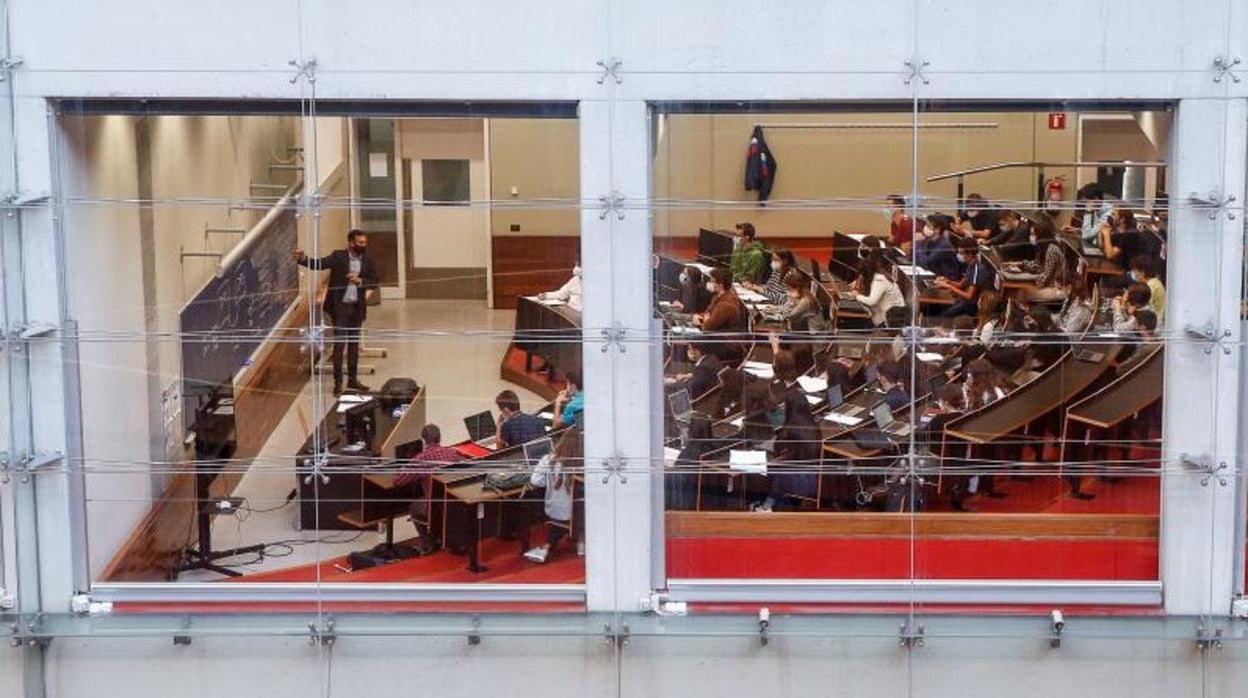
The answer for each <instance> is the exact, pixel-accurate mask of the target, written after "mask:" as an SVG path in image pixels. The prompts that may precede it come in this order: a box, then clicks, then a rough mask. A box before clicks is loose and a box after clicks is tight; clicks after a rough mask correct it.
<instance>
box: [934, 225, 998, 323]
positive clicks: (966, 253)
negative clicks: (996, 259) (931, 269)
mask: <svg viewBox="0 0 1248 698" xmlns="http://www.w3.org/2000/svg"><path fill="white" fill-rule="evenodd" d="M954 249H956V250H957V251H958V262H959V263H961V264H962V265H963V267H964V268H965V269H966V271H964V272H963V273H962V278H960V279H950V278H947V277H944V276H938V277H936V282H935V285H936V286H937V287H938V288H947V289H949V292H950V293H952V294H953V295H954V302H953V305H950V306H949V307H948V308H946V309H945V311H944V312H943V313H941V314H942V315H943V316H945V317H957V316H959V315H974V314H975V311H976V310H977V306H978V301H979V294H980V293H982V292H983V291H985V290H988V289H991V288H992V287H993V271H992V269H991V268H990V267H989V266H988V263H987V262H985V261H984V260H982V259H980V257H979V245H977V244H975V242H974V241H973V240H969V239H966V238H963V239H961V240H958V242H957V244H956V245H954Z"/></svg>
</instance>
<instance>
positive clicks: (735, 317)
mask: <svg viewBox="0 0 1248 698" xmlns="http://www.w3.org/2000/svg"><path fill="white" fill-rule="evenodd" d="M706 288H707V290H708V291H710V292H711V295H712V298H711V304H710V306H709V307H708V308H707V309H706V312H705V313H702V314H701V315H695V316H694V317H693V323H694V324H695V325H697V326H699V327H701V328H702V332H703V333H705V334H706V335H707V337H706V339H707V340H708V342H710V343H709V344H707V351H710V352H711V353H713V354H715V355H716V356H718V357H719V359H720V360H721V361H725V362H728V363H737V362H738V361H740V360H741V359H742V357H743V356H744V353H745V352H744V347H743V346H742V344H741V337H742V336H743V335H744V334H745V332H746V331H747V329H748V323H749V315H748V313H747V312H746V310H745V305H744V304H743V303H742V302H741V299H740V298H739V297H738V296H737V292H736V291H734V290H733V288H732V275H731V274H730V273H729V272H728V270H727V269H724V268H722V267H717V268H715V269H712V270H711V280H710V281H709V282H707V285H706ZM716 334H719V335H723V337H722V338H721V339H713V337H714V336H715V335H716Z"/></svg>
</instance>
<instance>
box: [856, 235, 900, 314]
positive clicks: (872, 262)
mask: <svg viewBox="0 0 1248 698" xmlns="http://www.w3.org/2000/svg"><path fill="white" fill-rule="evenodd" d="M853 297H854V300H856V301H858V302H859V303H862V304H863V305H865V306H867V309H868V310H870V311H871V322H872V323H873V324H874V325H875V326H876V327H883V326H884V325H885V320H886V319H887V317H888V311H889V309H890V308H896V307H899V306H905V304H906V299H905V298H904V297H903V296H902V295H901V289H900V288H898V287H897V283H896V282H894V281H893V280H892V279H891V278H890V277H889V275H888V272H887V270H886V269H885V268H884V255H883V254H882V253H880V252H872V253H871V254H869V255H867V257H866V258H865V259H863V260H862V264H861V266H860V271H859V273H858V278H857V280H855V281H854V293H853Z"/></svg>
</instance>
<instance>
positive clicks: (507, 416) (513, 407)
mask: <svg viewBox="0 0 1248 698" xmlns="http://www.w3.org/2000/svg"><path fill="white" fill-rule="evenodd" d="M494 405H495V406H497V407H498V422H497V426H498V429H497V436H496V438H495V442H494V446H495V448H500V449H502V448H507V447H508V446H519V445H520V444H526V443H528V442H530V441H532V440H533V439H540V438H542V437H543V436H546V422H544V421H543V420H542V418H541V417H538V416H537V415H532V414H525V413H524V412H521V411H520V398H519V397H518V396H517V395H516V393H515V392H514V391H511V390H504V391H503V392H501V393H499V394H498V396H497V397H495V398H494Z"/></svg>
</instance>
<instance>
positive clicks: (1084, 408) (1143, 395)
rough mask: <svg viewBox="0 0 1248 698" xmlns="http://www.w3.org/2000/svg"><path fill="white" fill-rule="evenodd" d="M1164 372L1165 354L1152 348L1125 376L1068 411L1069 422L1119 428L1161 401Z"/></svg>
mask: <svg viewBox="0 0 1248 698" xmlns="http://www.w3.org/2000/svg"><path fill="white" fill-rule="evenodd" d="M1164 370H1165V356H1164V351H1163V350H1162V348H1161V347H1160V346H1156V347H1153V348H1151V350H1150V351H1149V352H1148V353H1147V355H1146V356H1144V357H1143V358H1141V359H1140V360H1139V361H1138V362H1135V363H1134V365H1132V366H1131V368H1130V370H1128V371H1127V372H1126V373H1124V374H1123V375H1121V376H1119V377H1118V378H1115V379H1114V381H1113V382H1111V383H1110V384H1109V385H1106V386H1105V387H1104V388H1101V389H1100V390H1098V391H1096V392H1095V393H1093V394H1091V395H1089V396H1088V397H1086V398H1084V399H1082V400H1080V401H1079V402H1076V403H1075V404H1073V405H1071V406H1070V407H1069V408H1067V410H1066V419H1068V420H1073V421H1076V422H1082V423H1084V424H1088V425H1090V426H1094V427H1099V428H1101V429H1109V428H1111V427H1114V426H1117V425H1118V424H1119V423H1121V422H1122V421H1123V420H1125V419H1127V418H1128V417H1130V416H1132V415H1134V414H1136V413H1137V412H1139V411H1140V410H1142V409H1144V408H1146V407H1148V406H1149V405H1151V404H1153V403H1154V402H1157V401H1158V400H1160V399H1161V394H1162V386H1163V380H1162V379H1163V377H1164V376H1163V372H1164ZM1064 442H1065V440H1064V439H1063V443H1064Z"/></svg>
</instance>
